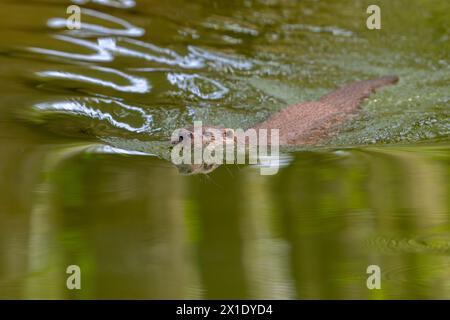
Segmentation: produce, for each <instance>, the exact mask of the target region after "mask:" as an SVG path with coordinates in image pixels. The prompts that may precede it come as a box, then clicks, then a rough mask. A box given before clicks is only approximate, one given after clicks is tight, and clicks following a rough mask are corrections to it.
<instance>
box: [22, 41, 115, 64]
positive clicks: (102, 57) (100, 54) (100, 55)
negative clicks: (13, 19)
mask: <svg viewBox="0 0 450 320" xmlns="http://www.w3.org/2000/svg"><path fill="white" fill-rule="evenodd" d="M53 38H55V39H58V40H61V41H66V42H70V43H74V44H77V45H80V46H83V47H86V48H88V49H93V50H95V51H97V52H96V53H94V54H81V53H71V52H64V51H58V50H51V49H44V48H35V47H31V48H28V49H29V50H30V51H32V52H37V53H41V54H45V55H53V56H57V57H63V58H68V59H76V60H83V61H97V62H101V61H112V60H113V56H112V55H111V53H109V51H107V50H105V49H103V48H102V47H101V46H99V45H98V44H96V43H93V42H91V41H87V40H82V39H77V38H73V37H69V36H64V35H53Z"/></svg>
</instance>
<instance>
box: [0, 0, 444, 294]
mask: <svg viewBox="0 0 450 320" xmlns="http://www.w3.org/2000/svg"><path fill="white" fill-rule="evenodd" d="M94 2H95V1H90V3H88V4H85V5H82V7H83V8H86V9H89V10H90V11H89V10H88V11H83V13H82V21H83V23H89V24H90V27H88V28H86V27H84V28H82V29H81V30H72V31H69V30H67V29H66V28H64V27H61V25H60V24H58V23H61V21H62V20H61V19H62V18H65V17H66V16H67V14H66V8H67V6H68V5H70V4H71V2H70V1H63V0H46V1H44V0H42V1H30V0H27V1H17V0H2V1H1V3H0V175H1V179H0V298H27V299H30V298H64V299H70V298H74V299H86V298H150V299H152V298H155V299H157V298H159V299H166V298H180V299H181V298H189V299H202V298H210V299H213V298H261V299H310V298H333V299H347V298H354V299H383V298H386V299H387V298H394V299H413V298H425V299H429V298H438V299H450V210H449V209H450V208H449V206H450V204H449V196H450V193H449V181H450V180H449V175H450V171H449V160H450V153H449V146H450V139H449V133H450V122H449V115H450V108H449V92H450V90H449V89H450V72H449V71H450V70H449V69H450V68H449V60H450V59H449V58H450V53H449V52H450V47H449V37H450V23H449V18H448V12H449V10H450V5H449V3H448V1H445V0H434V1H425V0H422V1H419V0H415V1H406V0H398V1H397V0H396V1H387V0H386V1H377V4H378V5H379V6H380V7H381V16H382V29H381V30H377V31H370V30H367V29H366V27H365V23H366V17H367V14H366V8H367V6H368V5H369V4H372V3H371V2H370V1H359V0H357V1H350V0H346V1H339V2H338V1H294V0H292V1H290V0H284V1H283V0H261V1H251V0H246V1H243V0H240V1H237V0H236V1H234V0H233V1H206V0H205V1H202V0H196V1H192V0H190V1H181V0H178V1H177V0H166V1H159V0H158V1H156V0H148V1H144V0H142V1H139V0H137V1H136V4H135V5H133V3H134V1H106V2H105V4H103V5H102V4H98V3H97V4H96V3H94ZM120 3H125V4H129V6H128V7H127V6H122V8H120V7H118V6H117V4H120ZM114 4H115V5H116V6H115V7H114V6H112V5H114ZM104 14H107V16H105V15H104ZM55 18H60V20H57V19H55ZM117 19H121V20H117ZM120 24H122V25H120ZM98 39H101V40H100V43H99V42H98ZM387 74H396V75H398V76H399V77H400V82H399V84H397V85H395V86H392V87H389V88H386V89H384V90H382V91H380V92H378V93H377V94H375V95H373V96H372V97H371V98H370V99H369V100H368V101H367V102H365V103H364V105H363V108H362V110H361V113H360V114H359V115H358V117H357V118H355V119H354V120H353V121H350V122H348V123H346V124H345V125H344V126H343V127H342V128H341V130H340V132H339V133H337V134H335V135H334V136H332V137H331V138H329V139H327V140H326V141H323V142H322V143H321V145H320V146H316V147H313V148H307V149H306V148H302V147H298V148H294V149H290V150H289V152H286V153H284V154H283V156H282V164H283V166H282V167H281V168H280V171H279V172H278V174H276V175H273V176H262V175H260V171H259V168H258V167H255V166H245V165H241V166H236V165H228V166H222V167H219V168H218V169H217V170H215V171H214V172H212V173H210V174H209V175H195V176H183V175H180V174H179V173H178V170H177V169H176V168H175V167H174V166H173V165H172V164H171V163H170V162H168V161H167V160H164V159H165V158H167V150H168V144H167V142H166V141H167V139H168V137H169V136H170V134H171V132H172V130H174V129H176V128H179V127H183V126H185V125H190V124H192V122H193V121H194V120H202V121H204V122H205V123H208V124H221V125H225V126H229V127H233V128H239V127H244V128H245V127H248V126H251V125H252V124H255V123H257V122H258V121H261V120H262V119H265V118H266V117H267V116H268V115H269V114H271V113H273V112H275V111H276V110H279V109H281V108H283V107H285V106H286V105H289V104H292V103H296V102H299V101H303V100H308V99H316V98H318V97H320V96H321V95H322V94H324V93H327V92H329V91H330V90H333V89H334V88H336V86H338V85H341V84H342V83H346V82H351V81H354V80H358V79H367V78H374V77H377V76H381V75H387ZM142 152H145V153H146V154H145V155H143V154H137V153H142ZM69 265H78V266H80V268H81V272H82V276H81V285H82V289H81V290H68V289H67V287H66V279H67V277H68V275H67V274H66V268H67V266H69ZM369 265H378V266H379V267H380V268H381V289H379V290H378V289H374V290H369V289H368V288H367V286H366V280H367V278H368V276H369V275H368V274H367V273H366V269H367V267H368V266H369Z"/></svg>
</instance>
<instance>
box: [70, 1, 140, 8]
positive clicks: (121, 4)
mask: <svg viewBox="0 0 450 320" xmlns="http://www.w3.org/2000/svg"><path fill="white" fill-rule="evenodd" d="M72 2H73V3H75V4H86V3H88V2H92V3H96V4H100V5H104V6H107V7H114V8H121V9H127V8H133V7H135V6H136V2H135V1H134V0H72Z"/></svg>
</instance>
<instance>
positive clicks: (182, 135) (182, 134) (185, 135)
mask: <svg viewBox="0 0 450 320" xmlns="http://www.w3.org/2000/svg"><path fill="white" fill-rule="evenodd" d="M188 139H189V140H190V139H192V133H191V132H189V131H187V130H180V131H178V133H177V135H175V136H173V137H172V138H171V141H170V142H171V143H172V144H177V143H180V142H183V141H188Z"/></svg>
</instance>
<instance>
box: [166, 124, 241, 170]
mask: <svg viewBox="0 0 450 320" xmlns="http://www.w3.org/2000/svg"><path fill="white" fill-rule="evenodd" d="M170 142H171V144H172V145H173V146H176V145H179V144H183V147H187V148H190V150H194V148H199V149H200V150H199V151H200V152H201V154H203V151H204V150H205V148H207V147H208V148H209V150H213V149H214V148H215V147H216V146H218V145H222V146H223V147H224V146H225V144H227V143H232V142H234V131H233V130H232V129H227V128H221V127H212V126H206V127H204V126H202V127H199V128H197V127H188V128H183V129H178V130H176V131H175V132H174V134H173V135H172V137H171V140H170ZM192 159H193V157H192ZM202 159H203V158H202ZM192 162H193V161H192ZM175 166H176V167H177V168H178V171H179V172H180V173H181V174H185V175H192V174H200V173H203V174H208V173H210V172H212V171H214V170H215V169H217V168H218V167H219V166H220V164H217V163H208V162H205V161H203V162H202V163H200V164H195V163H183V164H178V165H175Z"/></svg>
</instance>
